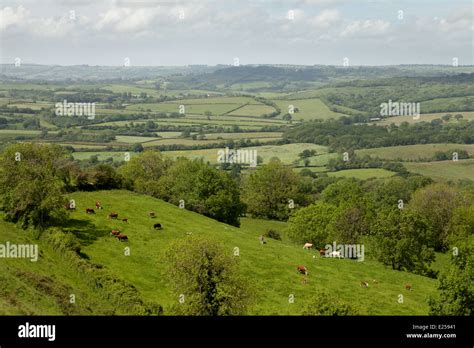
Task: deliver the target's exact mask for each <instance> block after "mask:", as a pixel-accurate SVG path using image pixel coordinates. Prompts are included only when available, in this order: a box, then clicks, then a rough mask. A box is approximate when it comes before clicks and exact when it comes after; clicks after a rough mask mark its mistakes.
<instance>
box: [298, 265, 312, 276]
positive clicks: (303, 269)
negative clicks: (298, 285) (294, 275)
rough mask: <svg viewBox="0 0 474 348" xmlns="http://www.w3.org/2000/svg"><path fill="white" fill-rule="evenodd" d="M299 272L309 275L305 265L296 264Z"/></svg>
mask: <svg viewBox="0 0 474 348" xmlns="http://www.w3.org/2000/svg"><path fill="white" fill-rule="evenodd" d="M296 269H297V270H298V272H299V273H301V274H304V275H309V272H308V269H307V268H306V267H305V266H298V267H296Z"/></svg>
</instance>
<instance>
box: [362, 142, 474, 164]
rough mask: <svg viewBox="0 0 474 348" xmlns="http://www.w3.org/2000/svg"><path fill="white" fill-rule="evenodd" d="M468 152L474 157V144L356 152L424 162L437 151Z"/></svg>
mask: <svg viewBox="0 0 474 348" xmlns="http://www.w3.org/2000/svg"><path fill="white" fill-rule="evenodd" d="M456 149H457V150H466V151H467V152H468V153H469V155H470V156H474V145H473V144H418V145H405V146H389V147H378V148H372V149H361V150H356V154H357V155H361V156H363V155H369V156H371V157H379V158H382V159H387V160H397V159H401V160H405V161H414V160H424V159H431V158H433V156H434V155H435V153H436V152H437V151H442V152H447V151H448V150H452V151H454V150H456Z"/></svg>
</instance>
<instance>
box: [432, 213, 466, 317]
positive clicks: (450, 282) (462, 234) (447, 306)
mask: <svg viewBox="0 0 474 348" xmlns="http://www.w3.org/2000/svg"><path fill="white" fill-rule="evenodd" d="M448 230H449V238H448V242H449V245H450V249H451V252H450V254H451V259H450V264H449V267H448V268H447V269H446V270H444V271H443V272H441V274H440V275H439V277H438V291H439V295H438V297H435V298H430V299H429V301H428V304H429V306H430V315H467V316H471V315H472V314H473V308H474V307H473V303H474V285H473V284H474V269H473V267H474V205H470V206H467V207H459V208H457V209H456V210H455V212H454V213H453V217H452V219H451V221H450V224H449V228H448Z"/></svg>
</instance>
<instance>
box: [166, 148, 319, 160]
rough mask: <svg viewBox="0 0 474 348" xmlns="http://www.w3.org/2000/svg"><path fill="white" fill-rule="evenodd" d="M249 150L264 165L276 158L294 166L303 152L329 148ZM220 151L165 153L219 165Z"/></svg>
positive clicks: (204, 150)
mask: <svg viewBox="0 0 474 348" xmlns="http://www.w3.org/2000/svg"><path fill="white" fill-rule="evenodd" d="M244 149H247V150H256V151H257V156H261V157H262V159H263V163H264V164H265V163H268V161H270V159H271V158H273V157H276V158H278V159H280V161H281V162H283V163H285V164H292V163H293V162H294V161H295V159H296V158H298V154H299V153H300V152H302V151H303V150H306V149H308V150H316V152H318V153H324V152H327V148H326V147H325V146H322V145H316V144H285V145H262V146H252V147H246V148H244ZM218 150H219V149H202V150H189V151H187V150H182V151H165V152H163V153H164V154H165V155H168V156H171V157H173V158H176V157H188V158H191V159H194V158H202V159H203V160H204V161H205V162H210V163H217V151H218Z"/></svg>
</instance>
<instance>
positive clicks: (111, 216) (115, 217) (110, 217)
mask: <svg viewBox="0 0 474 348" xmlns="http://www.w3.org/2000/svg"><path fill="white" fill-rule="evenodd" d="M108 218H109V219H117V218H118V213H110V214H109V216H108Z"/></svg>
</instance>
